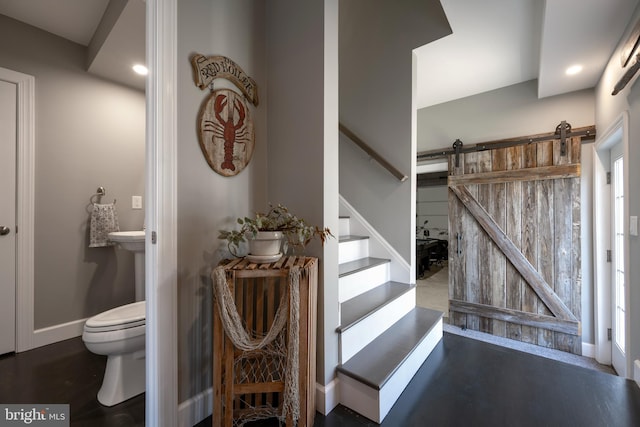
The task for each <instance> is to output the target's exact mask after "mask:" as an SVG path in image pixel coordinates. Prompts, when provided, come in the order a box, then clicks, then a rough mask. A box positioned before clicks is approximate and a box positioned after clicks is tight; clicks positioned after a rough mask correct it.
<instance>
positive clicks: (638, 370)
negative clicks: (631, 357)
mask: <svg viewBox="0 0 640 427" xmlns="http://www.w3.org/2000/svg"><path fill="white" fill-rule="evenodd" d="M633 380H634V381H635V382H636V383H637V384H638V385H639V386H640V360H638V359H636V360H635V361H634V362H633Z"/></svg>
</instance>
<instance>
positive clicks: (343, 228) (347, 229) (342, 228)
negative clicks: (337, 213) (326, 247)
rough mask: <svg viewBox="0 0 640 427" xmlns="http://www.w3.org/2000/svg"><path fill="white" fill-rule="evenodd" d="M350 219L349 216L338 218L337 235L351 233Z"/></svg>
mask: <svg viewBox="0 0 640 427" xmlns="http://www.w3.org/2000/svg"><path fill="white" fill-rule="evenodd" d="M350 225H351V221H350V219H349V218H343V217H342V218H339V222H338V236H349V235H350V234H351V226H350Z"/></svg>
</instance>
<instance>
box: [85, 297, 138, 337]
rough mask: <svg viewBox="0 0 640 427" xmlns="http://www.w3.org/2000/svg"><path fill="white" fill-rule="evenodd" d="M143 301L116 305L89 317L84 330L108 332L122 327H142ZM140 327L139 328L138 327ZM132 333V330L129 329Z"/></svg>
mask: <svg viewBox="0 0 640 427" xmlns="http://www.w3.org/2000/svg"><path fill="white" fill-rule="evenodd" d="M145 309H146V304H145V301H138V302H134V303H131V304H127V305H123V306H121V307H116V308H113V309H111V310H108V311H105V312H103V313H100V314H97V315H95V316H93V317H91V318H89V319H88V320H87V321H86V323H85V325H84V330H85V332H91V333H96V332H110V331H120V330H123V329H132V328H135V329H142V331H143V333H144V326H145V324H146V318H145V316H146V313H145ZM140 326H141V327H142V328H139V327H140ZM131 332H132V333H133V331H131Z"/></svg>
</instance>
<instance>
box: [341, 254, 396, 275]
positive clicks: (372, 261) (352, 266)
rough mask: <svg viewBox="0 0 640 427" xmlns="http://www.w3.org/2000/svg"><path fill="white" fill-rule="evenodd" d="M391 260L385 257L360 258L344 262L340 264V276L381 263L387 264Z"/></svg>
mask: <svg viewBox="0 0 640 427" xmlns="http://www.w3.org/2000/svg"><path fill="white" fill-rule="evenodd" d="M388 262H390V261H389V260H388V259H384V258H372V257H367V258H360V259H357V260H355V261H349V262H343V263H342V264H340V265H339V266H338V277H343V276H347V275H349V274H353V273H357V272H358V271H362V270H366V269H367V268H372V267H375V266H378V265H380V264H386V263H388Z"/></svg>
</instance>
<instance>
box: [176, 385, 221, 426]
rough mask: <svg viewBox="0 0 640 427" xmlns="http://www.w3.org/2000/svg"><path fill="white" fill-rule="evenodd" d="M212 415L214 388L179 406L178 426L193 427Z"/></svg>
mask: <svg viewBox="0 0 640 427" xmlns="http://www.w3.org/2000/svg"><path fill="white" fill-rule="evenodd" d="M212 413H213V388H208V389H207V390H205V391H203V392H201V393H198V394H197V395H195V396H193V397H191V398H189V399H187V400H185V401H184V402H182V403H180V405H178V425H179V426H180V427H192V426H194V425H196V424H198V423H199V422H201V421H202V420H204V419H205V418H207V417H208V416H209V415H211V414H212Z"/></svg>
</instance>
